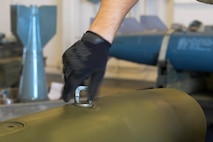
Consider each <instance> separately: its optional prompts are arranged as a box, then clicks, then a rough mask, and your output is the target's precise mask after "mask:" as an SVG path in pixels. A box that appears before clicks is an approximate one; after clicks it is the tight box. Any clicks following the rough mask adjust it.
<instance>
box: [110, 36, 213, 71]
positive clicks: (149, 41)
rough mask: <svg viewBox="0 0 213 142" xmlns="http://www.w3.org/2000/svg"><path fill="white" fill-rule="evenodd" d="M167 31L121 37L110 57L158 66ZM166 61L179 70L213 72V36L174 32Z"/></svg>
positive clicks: (113, 47)
mask: <svg viewBox="0 0 213 142" xmlns="http://www.w3.org/2000/svg"><path fill="white" fill-rule="evenodd" d="M165 34H166V33H165V32H164V33H163V32H148V33H132V34H124V35H118V36H117V37H116V38H115V40H114V42H113V45H112V48H111V49H110V56H112V57H115V58H118V59H124V60H128V61H132V62H136V63H142V64H147V65H156V64H157V63H158V55H159V51H160V47H161V44H162V40H163V37H164V35H165ZM167 49H168V50H167V52H166V59H167V60H168V61H169V62H170V63H171V64H172V65H173V67H174V68H175V69H177V70H187V71H198V72H213V64H212V62H210V61H212V60H213V34H212V33H205V32H203V33H195V32H193V33H192V32H174V33H172V34H171V36H170V40H169V43H168V48H167Z"/></svg>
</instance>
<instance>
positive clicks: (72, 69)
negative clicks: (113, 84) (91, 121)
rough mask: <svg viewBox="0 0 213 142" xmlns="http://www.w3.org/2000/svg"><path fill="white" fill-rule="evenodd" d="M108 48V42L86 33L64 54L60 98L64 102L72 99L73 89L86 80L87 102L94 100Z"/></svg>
mask: <svg viewBox="0 0 213 142" xmlns="http://www.w3.org/2000/svg"><path fill="white" fill-rule="evenodd" d="M110 47H111V44H110V43H109V42H108V41H106V40H105V39H103V38H102V37H100V36H99V35H97V34H95V33H93V32H90V31H87V32H86V33H85V34H84V35H83V37H82V38H81V40H79V41H77V42H76V43H75V44H73V45H72V46H71V47H70V48H68V49H67V50H66V51H65V52H64V54H63V57H62V58H63V73H64V82H65V85H64V88H63V92H62V95H63V96H62V97H63V100H64V101H65V102H68V101H69V100H70V99H71V98H72V97H74V93H75V89H76V88H77V87H78V86H79V85H81V84H83V83H84V81H85V80H87V79H88V78H89V80H90V81H89V85H88V96H89V100H90V101H92V100H94V98H95V96H96V93H97V90H98V87H99V84H100V83H101V81H102V79H103V76H104V73H105V68H106V63H107V59H108V51H109V48H110Z"/></svg>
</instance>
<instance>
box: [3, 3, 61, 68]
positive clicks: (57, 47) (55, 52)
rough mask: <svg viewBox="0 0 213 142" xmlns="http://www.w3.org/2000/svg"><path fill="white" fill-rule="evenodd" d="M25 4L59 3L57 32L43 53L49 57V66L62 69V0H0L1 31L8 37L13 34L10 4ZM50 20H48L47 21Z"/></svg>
mask: <svg viewBox="0 0 213 142" xmlns="http://www.w3.org/2000/svg"><path fill="white" fill-rule="evenodd" d="M11 4H23V5H26V6H29V5H32V4H36V5H38V6H40V5H57V10H58V11H57V33H56V35H55V36H54V37H53V38H52V39H51V40H50V42H48V44H47V45H46V46H45V47H44V50H43V54H44V56H45V57H47V61H46V63H47V66H48V67H53V68H56V69H58V70H61V69H60V67H61V54H62V36H61V34H62V30H61V25H62V22H61V21H62V20H61V19H62V17H61V0H43V1H38V0H1V1H0V13H1V14H0V32H2V33H5V34H6V36H7V37H10V36H11V35H12V33H11V30H10V5H11ZM47 22H48V21H47Z"/></svg>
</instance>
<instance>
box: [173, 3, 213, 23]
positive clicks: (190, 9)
mask: <svg viewBox="0 0 213 142" xmlns="http://www.w3.org/2000/svg"><path fill="white" fill-rule="evenodd" d="M211 13H213V5H210V4H204V3H200V2H197V1H195V0H194V1H192V0H189V2H183V1H180V0H176V4H175V6H174V22H175V23H182V24H184V25H185V26H188V25H189V24H190V23H191V22H192V21H193V20H200V21H202V22H203V24H205V25H213V18H212V16H211Z"/></svg>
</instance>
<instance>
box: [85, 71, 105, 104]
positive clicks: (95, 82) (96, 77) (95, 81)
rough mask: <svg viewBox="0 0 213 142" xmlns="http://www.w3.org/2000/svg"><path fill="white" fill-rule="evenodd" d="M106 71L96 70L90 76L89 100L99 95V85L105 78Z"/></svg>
mask: <svg viewBox="0 0 213 142" xmlns="http://www.w3.org/2000/svg"><path fill="white" fill-rule="evenodd" d="M103 76H104V72H102V71H101V72H98V73H97V72H96V73H94V74H93V75H92V76H91V78H90V84H89V86H88V96H89V100H91V101H93V100H94V99H95V97H96V95H97V91H98V89H99V85H100V83H101V81H102V79H103Z"/></svg>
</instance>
